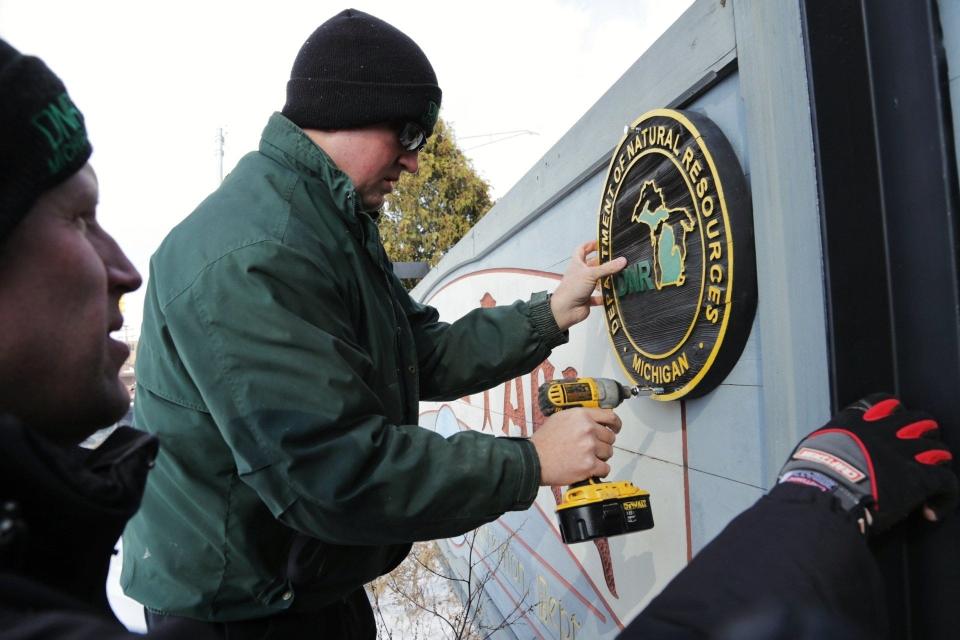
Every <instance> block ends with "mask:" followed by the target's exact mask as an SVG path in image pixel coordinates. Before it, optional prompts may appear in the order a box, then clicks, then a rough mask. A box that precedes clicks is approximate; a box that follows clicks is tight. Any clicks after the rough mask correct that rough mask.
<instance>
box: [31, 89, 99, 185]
mask: <svg viewBox="0 0 960 640" xmlns="http://www.w3.org/2000/svg"><path fill="white" fill-rule="evenodd" d="M30 122H32V123H33V126H35V127H36V128H37V129H39V130H40V133H42V134H43V137H44V139H46V141H47V142H48V143H50V156H49V157H48V158H47V167H48V168H49V169H50V174H51V175H56V174H57V173H59V172H60V170H61V169H62V168H63V167H65V166H67V165H70V164H71V162H72V161H73V159H74V158H75V157H76V156H77V155H78V154H81V153H83V152H84V150H85V149H86V147H87V144H88V142H87V131H86V129H85V128H84V126H83V115H82V114H81V113H80V110H79V109H77V107H76V105H74V104H73V101H72V100H70V96H68V95H67V93H66V91H64V92H63V93H61V94H60V96H59V97H58V98H57V99H56V100H54V101H53V102H51V103H49V104H48V105H47V106H46V107H44V108H43V109H41V110H40V111H38V112H37V113H36V114H35V115H34V116H33V118H31V120H30Z"/></svg>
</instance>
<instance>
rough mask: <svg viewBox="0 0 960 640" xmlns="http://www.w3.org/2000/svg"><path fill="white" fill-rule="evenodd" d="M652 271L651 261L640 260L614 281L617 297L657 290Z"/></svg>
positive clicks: (619, 274)
mask: <svg viewBox="0 0 960 640" xmlns="http://www.w3.org/2000/svg"><path fill="white" fill-rule="evenodd" d="M651 271H652V270H651V269H650V261H649V260H640V261H639V262H634V263H633V264H632V265H630V266H629V267H627V268H626V269H624V270H623V271H621V272H620V273H618V274H617V275H616V277H615V279H614V284H615V286H616V291H617V297H618V298H622V297H624V296H626V295H629V294H631V293H643V292H644V291H651V290H653V289H656V288H657V287H656V285H654V284H653V277H652V275H651Z"/></svg>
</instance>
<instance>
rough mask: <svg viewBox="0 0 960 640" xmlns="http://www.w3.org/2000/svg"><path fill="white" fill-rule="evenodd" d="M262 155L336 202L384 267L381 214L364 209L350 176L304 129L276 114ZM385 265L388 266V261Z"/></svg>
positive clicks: (356, 234)
mask: <svg viewBox="0 0 960 640" xmlns="http://www.w3.org/2000/svg"><path fill="white" fill-rule="evenodd" d="M260 153H262V154H264V155H265V156H267V157H268V158H271V159H272V160H274V161H275V162H278V163H280V164H281V165H283V166H285V167H287V168H289V169H290V170H291V171H295V172H296V173H297V174H298V175H300V176H301V177H302V178H303V179H304V181H305V182H306V186H307V190H308V191H312V192H316V193H324V194H328V196H329V198H330V199H331V200H332V201H333V205H334V207H333V208H334V209H335V211H336V212H337V215H338V216H339V217H340V218H341V219H342V220H343V222H344V224H345V225H346V226H347V229H348V230H349V231H350V233H351V234H352V235H353V236H354V237H355V238H356V239H357V240H358V241H359V242H360V244H361V245H363V246H364V247H365V248H366V250H367V251H368V252H369V253H370V255H371V257H372V258H373V259H374V261H375V262H377V263H379V264H380V265H381V267H384V260H386V254H385V253H384V251H383V245H382V244H381V243H380V234H379V231H378V230H377V224H376V218H377V213H378V212H375V213H373V214H371V213H369V212H367V211H364V210H363V209H362V207H361V206H360V198H359V197H358V196H357V192H356V190H355V189H354V187H353V182H352V181H351V180H350V178H349V176H347V174H345V173H344V172H343V171H341V170H340V169H339V168H338V167H337V165H336V164H335V163H334V162H333V160H332V159H331V158H330V156H329V155H327V153H326V152H325V151H324V150H323V149H321V148H320V147H319V146H317V144H316V143H314V141H313V140H311V139H310V138H309V137H308V136H307V134H306V133H304V131H303V129H301V128H300V127H298V126H297V125H295V124H294V123H293V122H291V121H290V120H288V119H287V118H286V117H285V116H284V115H283V114H281V113H279V112H278V113H274V114H273V115H272V116H271V117H270V120H269V121H268V122H267V126H266V128H264V130H263V135H262V136H261V138H260ZM386 264H387V266H389V261H387V263H386ZM384 268H386V267H384Z"/></svg>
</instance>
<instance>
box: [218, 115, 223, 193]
mask: <svg viewBox="0 0 960 640" xmlns="http://www.w3.org/2000/svg"><path fill="white" fill-rule="evenodd" d="M216 143H217V165H218V173H217V175H218V176H219V178H220V183H222V182H223V143H224V133H223V127H218V128H217V137H216Z"/></svg>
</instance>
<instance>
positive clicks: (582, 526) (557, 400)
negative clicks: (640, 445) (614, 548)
mask: <svg viewBox="0 0 960 640" xmlns="http://www.w3.org/2000/svg"><path fill="white" fill-rule="evenodd" d="M662 391H663V390H662V389H659V388H654V387H626V386H624V385H622V384H620V383H619V382H617V381H616V380H610V379H608V378H575V379H573V378H567V379H563V380H549V381H547V382H544V383H543V384H542V385H540V391H539V396H540V411H541V412H542V413H543V415H545V416H549V415H553V414H554V413H556V412H557V411H563V410H564V409H571V408H573V407H587V408H600V409H613V408H615V407H618V406H620V403H621V402H623V401H624V400H626V399H627V398H632V397H634V396H641V395H642V396H649V395H653V394H655V393H660V392H662ZM557 520H558V522H559V524H560V535H561V536H562V537H563V541H564V542H565V543H567V544H573V543H574V542H585V541H587V540H593V539H594V538H605V537H609V536H617V535H620V534H623V533H632V532H634V531H644V530H646V529H652V528H653V512H652V511H651V510H650V493H649V492H647V491H644V490H643V489H639V488H637V487H636V486H635V485H634V484H633V483H632V482H630V481H622V482H604V481H602V480H600V479H599V478H590V479H589V480H583V481H581V482H577V483H575V484H572V485H570V487H569V488H568V489H567V490H566V491H565V492H564V494H563V500H562V501H561V502H560V504H558V505H557Z"/></svg>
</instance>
